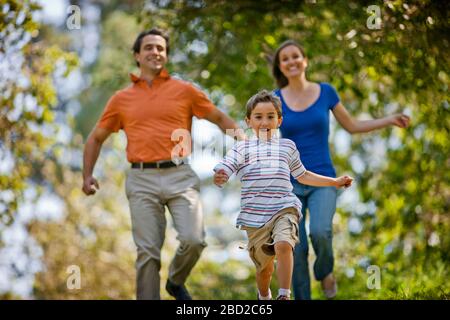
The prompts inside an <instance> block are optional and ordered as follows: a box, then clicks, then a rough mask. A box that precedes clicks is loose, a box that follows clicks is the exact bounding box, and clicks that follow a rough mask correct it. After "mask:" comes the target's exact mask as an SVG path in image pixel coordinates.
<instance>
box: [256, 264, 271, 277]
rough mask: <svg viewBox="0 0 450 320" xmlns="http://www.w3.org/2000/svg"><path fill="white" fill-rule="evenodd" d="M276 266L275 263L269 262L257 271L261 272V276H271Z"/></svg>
mask: <svg viewBox="0 0 450 320" xmlns="http://www.w3.org/2000/svg"><path fill="white" fill-rule="evenodd" d="M274 270H275V269H274V266H273V263H269V264H267V266H266V267H265V268H263V269H260V270H259V271H257V272H258V273H259V275H260V276H262V277H269V276H271V275H272V273H273V271H274Z"/></svg>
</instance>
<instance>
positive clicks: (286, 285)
mask: <svg viewBox="0 0 450 320" xmlns="http://www.w3.org/2000/svg"><path fill="white" fill-rule="evenodd" d="M272 239H273V242H274V244H275V255H276V259H277V277H278V284H279V286H280V290H279V294H278V296H279V297H284V298H285V299H289V297H290V295H291V290H290V287H291V281H292V271H293V263H294V255H293V250H294V247H295V245H296V243H298V215H297V210H296V209H295V208H289V209H286V212H285V213H283V214H282V215H281V216H280V217H279V218H277V219H276V221H274V223H273V229H272Z"/></svg>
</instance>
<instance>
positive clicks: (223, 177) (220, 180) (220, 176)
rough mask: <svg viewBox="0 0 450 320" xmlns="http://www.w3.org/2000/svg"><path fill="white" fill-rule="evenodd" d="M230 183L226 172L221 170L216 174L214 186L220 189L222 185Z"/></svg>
mask: <svg viewBox="0 0 450 320" xmlns="http://www.w3.org/2000/svg"><path fill="white" fill-rule="evenodd" d="M227 181H228V176H227V174H226V173H225V170H223V169H220V170H217V171H216V172H215V173H214V184H215V185H216V186H218V187H222V185H223V184H224V183H225V182H227Z"/></svg>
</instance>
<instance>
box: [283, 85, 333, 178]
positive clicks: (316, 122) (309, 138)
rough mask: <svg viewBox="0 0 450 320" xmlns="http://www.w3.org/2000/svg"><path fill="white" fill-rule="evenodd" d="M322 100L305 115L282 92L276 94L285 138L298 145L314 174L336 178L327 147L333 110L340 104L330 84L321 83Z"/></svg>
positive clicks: (304, 160) (308, 109) (316, 102)
mask: <svg viewBox="0 0 450 320" xmlns="http://www.w3.org/2000/svg"><path fill="white" fill-rule="evenodd" d="M319 85H320V95H319V98H318V99H317V100H316V101H315V102H314V103H313V104H311V105H310V106H309V107H308V108H307V109H305V110H303V111H294V110H292V109H290V108H289V107H288V105H287V104H286V101H284V99H283V95H282V94H281V90H280V89H277V90H275V91H274V93H275V94H276V95H277V96H278V97H280V99H281V104H282V109H283V122H282V124H281V127H280V130H281V135H282V136H283V138H287V139H290V140H292V141H294V142H295V145H296V146H297V149H298V151H299V152H300V158H301V161H302V163H303V164H304V166H305V168H306V169H307V170H309V171H312V172H314V173H318V174H321V175H324V176H328V177H336V171H335V170H334V167H333V163H332V161H331V156H330V148H329V146H328V135H329V132H330V110H332V109H334V107H335V106H336V105H337V103H338V102H339V96H338V94H337V92H336V90H335V89H334V88H333V87H332V86H331V85H330V84H328V83H323V82H321V83H319Z"/></svg>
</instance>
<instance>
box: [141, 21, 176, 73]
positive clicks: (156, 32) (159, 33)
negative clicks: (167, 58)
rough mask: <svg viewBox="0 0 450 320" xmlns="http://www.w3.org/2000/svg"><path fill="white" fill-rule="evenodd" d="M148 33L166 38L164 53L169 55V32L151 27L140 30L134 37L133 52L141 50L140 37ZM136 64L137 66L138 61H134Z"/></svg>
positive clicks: (142, 37)
mask: <svg viewBox="0 0 450 320" xmlns="http://www.w3.org/2000/svg"><path fill="white" fill-rule="evenodd" d="M149 34H154V35H156V36H161V37H163V38H164V40H166V54H167V55H169V34H168V33H167V32H166V31H164V30H161V29H158V28H152V29H150V30H146V31H142V32H141V33H140V34H139V35H138V36H137V38H136V40H135V41H134V44H133V53H139V52H140V51H141V44H142V39H144V37H145V36H148V35H149ZM136 64H137V66H138V67H139V62H137V61H136Z"/></svg>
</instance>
